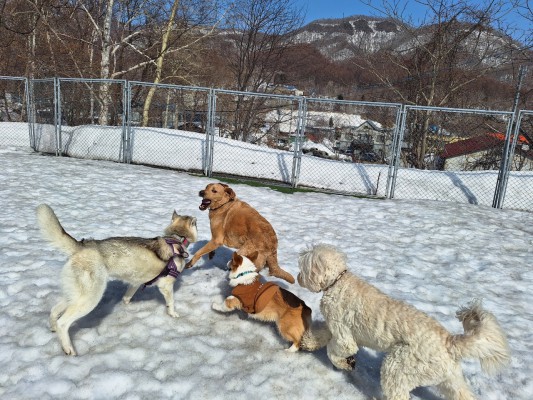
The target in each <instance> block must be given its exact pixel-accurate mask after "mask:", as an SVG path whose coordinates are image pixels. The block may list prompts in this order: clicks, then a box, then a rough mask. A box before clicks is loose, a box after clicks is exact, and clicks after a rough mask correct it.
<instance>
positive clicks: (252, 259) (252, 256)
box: [248, 250, 259, 263]
mask: <svg viewBox="0 0 533 400" xmlns="http://www.w3.org/2000/svg"><path fill="white" fill-rule="evenodd" d="M258 255H259V253H258V252H257V250H256V251H254V252H253V253H252V254H250V255H249V256H248V259H249V260H250V261H251V262H253V263H255V260H257V256H258Z"/></svg>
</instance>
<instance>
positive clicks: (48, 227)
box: [37, 204, 81, 255]
mask: <svg viewBox="0 0 533 400" xmlns="http://www.w3.org/2000/svg"><path fill="white" fill-rule="evenodd" d="M37 221H38V222H39V226H40V228H41V233H42V235H43V237H44V238H45V239H47V240H48V241H50V242H51V243H52V244H53V245H54V246H55V247H57V248H58V249H59V250H62V251H63V252H64V253H66V254H68V255H72V254H74V253H75V252H76V251H77V250H79V248H80V246H81V244H80V242H78V241H77V240H76V239H74V238H73V237H72V236H70V235H69V234H68V233H67V232H65V230H64V229H63V227H62V226H61V224H60V223H59V220H58V219H57V217H56V214H55V213H54V210H52V209H51V208H50V206H48V205H46V204H41V205H40V206H38V207H37Z"/></svg>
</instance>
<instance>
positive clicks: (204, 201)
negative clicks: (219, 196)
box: [198, 199, 211, 211]
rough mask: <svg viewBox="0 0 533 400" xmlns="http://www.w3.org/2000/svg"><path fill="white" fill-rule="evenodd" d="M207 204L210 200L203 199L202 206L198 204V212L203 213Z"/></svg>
mask: <svg viewBox="0 0 533 400" xmlns="http://www.w3.org/2000/svg"><path fill="white" fill-rule="evenodd" d="M209 204H211V200H209V199H203V200H202V204H200V207H198V208H200V210H202V211H204V210H206V209H207V207H209Z"/></svg>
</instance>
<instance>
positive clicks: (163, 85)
mask: <svg viewBox="0 0 533 400" xmlns="http://www.w3.org/2000/svg"><path fill="white" fill-rule="evenodd" d="M132 86H152V87H154V86H155V87H156V88H161V89H180V90H193V91H199V92H208V91H210V90H211V89H210V88H206V87H201V86H184V85H172V84H170V83H153V82H141V81H128V87H130V88H131V87H132Z"/></svg>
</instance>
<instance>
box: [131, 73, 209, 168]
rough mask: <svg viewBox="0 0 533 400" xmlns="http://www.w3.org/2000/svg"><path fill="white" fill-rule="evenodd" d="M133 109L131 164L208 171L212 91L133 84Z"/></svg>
mask: <svg viewBox="0 0 533 400" xmlns="http://www.w3.org/2000/svg"><path fill="white" fill-rule="evenodd" d="M130 108H131V110H130V120H129V136H130V141H131V149H132V150H131V154H130V159H131V162H133V163H139V164H149V165H158V166H165V167H170V168H175V169H179V170H184V171H203V170H204V169H205V166H206V162H207V155H206V140H207V126H208V114H209V112H208V111H209V90H208V89H202V88H184V87H175V86H170V85H146V84H142V83H139V82H136V83H130ZM154 128H157V129H154Z"/></svg>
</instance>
